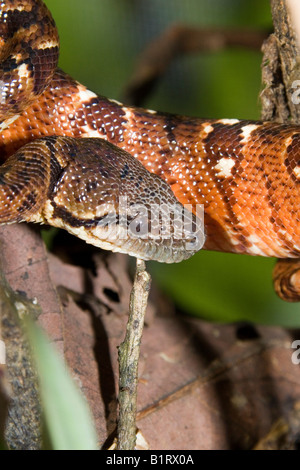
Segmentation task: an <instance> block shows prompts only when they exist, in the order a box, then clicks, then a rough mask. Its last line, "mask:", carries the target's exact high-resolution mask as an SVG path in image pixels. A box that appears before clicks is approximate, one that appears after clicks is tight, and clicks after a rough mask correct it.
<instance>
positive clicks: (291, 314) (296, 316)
mask: <svg viewBox="0 0 300 470" xmlns="http://www.w3.org/2000/svg"><path fill="white" fill-rule="evenodd" d="M274 264H275V260H274V259H271V258H261V257H253V256H246V255H233V254H228V253H216V252H207V251H206V252H205V251H201V252H199V253H197V254H196V255H195V256H193V257H192V258H191V259H190V260H188V261H184V262H182V263H179V264H172V265H161V264H159V263H153V264H152V265H151V272H152V274H153V277H154V278H155V279H156V280H157V281H158V282H159V284H160V285H161V286H162V287H163V289H164V290H165V291H166V292H167V293H168V294H169V295H171V296H172V298H174V299H175V302H176V303H177V305H178V306H179V307H180V308H181V309H182V310H183V311H184V312H186V313H191V314H192V315H195V316H198V317H201V318H204V319H207V320H210V321H219V322H233V321H250V322H255V323H263V324H271V325H281V326H285V327H299V326H300V306H299V303H295V304H290V303H287V302H283V301H282V300H280V299H279V298H278V297H277V296H276V294H275V293H274V290H273V284H272V270H273V266H274Z"/></svg>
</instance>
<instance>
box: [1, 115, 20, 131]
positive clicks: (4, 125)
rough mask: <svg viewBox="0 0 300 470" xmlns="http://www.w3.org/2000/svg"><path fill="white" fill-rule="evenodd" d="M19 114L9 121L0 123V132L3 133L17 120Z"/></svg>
mask: <svg viewBox="0 0 300 470" xmlns="http://www.w3.org/2000/svg"><path fill="white" fill-rule="evenodd" d="M18 117H19V114H18V115H17V116H13V117H11V118H9V119H6V121H3V122H1V124H0V132H2V131H4V129H6V128H7V127H9V126H10V125H11V124H12V123H13V122H14V121H15V120H16V119H18Z"/></svg>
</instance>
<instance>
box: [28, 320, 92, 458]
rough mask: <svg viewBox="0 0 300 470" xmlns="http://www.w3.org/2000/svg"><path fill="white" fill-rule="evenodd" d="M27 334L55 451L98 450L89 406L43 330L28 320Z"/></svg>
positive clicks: (48, 431) (47, 430) (47, 428)
mask: <svg viewBox="0 0 300 470" xmlns="http://www.w3.org/2000/svg"><path fill="white" fill-rule="evenodd" d="M25 326H26V331H27V334H28V338H29V342H30V346H31V348H32V351H33V358H34V360H35V363H36V366H37V372H38V376H39V380H40V393H41V399H42V405H43V411H44V416H45V423H46V432H47V434H48V435H49V438H50V441H51V444H52V446H53V449H54V450H97V449H98V446H97V436H96V431H95V429H94V425H93V420H92V416H91V413H90V410H89V408H88V405H87V403H86V401H85V399H84V397H83V396H82V394H81V393H80V392H79V390H78V388H77V387H76V385H75V383H74V381H73V380H72V378H71V377H70V375H69V373H68V371H67V369H66V366H65V364H64V362H63V360H62V359H61V357H60V356H59V354H58V353H57V351H56V350H55V349H54V348H53V346H52V345H51V344H50V343H49V341H48V340H47V338H46V337H45V335H44V333H43V332H42V331H41V329H40V328H39V327H38V326H36V325H35V323H34V322H32V321H31V320H29V319H28V318H26V320H25Z"/></svg>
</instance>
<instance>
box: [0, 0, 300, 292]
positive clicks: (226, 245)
mask: <svg viewBox="0 0 300 470" xmlns="http://www.w3.org/2000/svg"><path fill="white" fill-rule="evenodd" d="M0 8H1V17H0V38H1V39H0V45H1V59H2V68H1V70H0V72H1V73H0V97H1V99H0V102H1V106H0V116H2V124H1V129H2V132H1V140H0V149H1V154H2V155H3V157H10V158H9V159H8V161H7V162H6V164H5V165H4V166H3V167H2V171H1V175H0V183H1V185H0V221H2V222H3V223H10V222H15V221H21V220H28V221H38V222H46V223H49V224H51V225H54V226H60V227H64V228H66V229H67V230H69V231H71V232H72V233H74V234H76V235H78V236H81V238H84V239H85V240H86V241H87V242H90V243H94V244H97V245H99V246H103V247H104V248H109V249H113V250H117V251H125V252H129V253H130V254H134V255H135V256H139V257H141V258H145V259H151V258H154V259H158V260H161V261H167V262H173V261H179V260H181V259H184V258H187V257H189V256H190V255H191V254H193V253H194V252H195V251H197V249H199V248H200V247H201V239H202V238H203V237H202V235H203V234H202V232H201V231H200V235H199V234H198V235H196V236H195V234H194V235H193V233H194V232H193V231H192V232H190V231H188V232H187V233H185V235H184V236H183V239H182V243H181V246H180V243H179V242H178V239H175V238H174V236H173V234H174V232H175V229H174V227H175V225H176V224H174V223H173V224H172V226H171V232H172V234H171V238H170V240H169V241H168V242H166V241H165V240H162V239H159V238H158V240H157V242H155V243H153V240H150V241H149V240H146V241H145V239H144V240H143V242H140V241H139V242H138V243H136V242H132V241H130V240H127V241H126V243H128V244H127V245H126V243H125V244H124V245H122V246H121V245H118V244H114V243H113V244H112V243H110V242H109V241H108V240H107V239H106V240H105V241H103V240H102V242H103V243H102V242H101V243H102V245H101V243H100V242H99V233H98V235H97V237H98V238H97V237H96V235H95V230H94V229H95V227H96V225H97V223H98V228H99V222H100V221H101V220H100V219H101V217H104V215H106V216H107V215H108V212H107V210H106V206H107V204H111V203H112V205H113V206H114V205H115V200H116V195H118V196H119V195H123V196H124V195H125V194H127V195H130V197H131V199H130V200H131V202H133V200H132V199H133V198H135V199H136V198H137V199H138V200H139V201H141V202H142V203H143V204H144V205H146V207H148V206H149V205H151V204H152V203H153V202H162V201H163V202H166V203H167V204H171V205H173V206H174V205H175V206H176V207H177V208H178V210H179V207H180V210H182V206H181V204H189V205H190V207H191V208H192V210H193V213H194V215H193V216H191V220H190V222H191V225H192V226H193V225H195V224H197V218H196V207H197V205H203V206H204V211H205V213H204V223H205V234H206V241H205V245H204V248H206V249H210V250H220V251H228V252H234V253H245V254H250V255H261V256H274V257H278V258H283V259H285V258H299V255H300V204H299V186H298V185H299V183H300V158H299V155H300V128H299V127H298V126H286V125H281V124H276V123H269V122H259V121H255V122H253V121H242V120H236V119H220V120H206V119H194V118H188V117H181V116H174V115H170V114H163V113H158V112H153V111H147V110H143V109H140V108H134V107H125V106H123V105H122V104H120V103H117V102H116V101H113V100H109V99H106V98H104V97H101V96H97V95H96V94H94V93H92V92H90V91H89V90H87V89H86V88H85V87H84V86H83V85H81V84H79V83H78V82H76V81H75V80H73V79H72V78H70V77H69V76H68V75H66V74H65V73H64V72H62V71H60V70H57V69H56V65H57V56H58V39H57V33H56V29H55V27H54V22H53V20H52V18H51V15H50V13H49V12H48V10H47V9H46V7H45V6H44V5H43V3H42V2H41V1H39V0H10V1H6V2H1V3H0ZM20 41H21V43H22V44H23V46H22V47H21V46H20ZM24 44H26V47H24ZM47 136H64V137H48V138H46V139H41V140H40V138H41V137H47ZM70 138H71V139H70ZM73 138H75V139H73ZM82 138H86V139H84V140H83V139H82ZM90 138H92V139H90ZM95 138H98V139H97V140H98V142H97V141H96V139H95ZM99 138H100V139H99ZM35 139H38V140H37V141H35ZM79 139H82V140H81V141H80V140H79ZM101 139H104V140H105V141H108V142H110V143H111V144H113V146H111V145H110V144H109V143H105V142H104V141H103V140H101ZM32 141H35V142H32ZM31 142H32V143H31ZM25 144H27V145H26V146H25V147H24V148H21V147H22V146H23V145H25ZM19 149H20V150H19ZM62 149H63V151H62ZM66 149H67V151H66ZM70 149H71V150H70ZM16 151H18V153H17V154H16V155H13V153H14V152H16ZM129 154H131V156H132V157H131V156H130V155H129ZM11 155H13V156H11ZM74 155H75V156H74ZM105 156H106V157H107V158H106V157H105ZM133 157H135V158H133ZM127 159H128V162H129V163H127ZM29 160H30V164H29ZM138 161H139V162H141V164H142V165H140V164H139V162H138ZM100 162H101V163H100ZM126 165H129V167H130V170H129V172H128V174H129V175H134V179H133V180H130V176H129V177H127V176H128V174H127V171H126ZM29 168H32V170H31V169H30V170H29ZM101 168H102V169H101ZM84 175H85V176H84ZM105 175H106V176H105ZM122 175H123V178H121V176H122ZM20 180H22V184H21V183H20ZM89 183H90V184H89ZM83 188H84V189H83ZM147 188H148V190H147ZM149 188H151V189H152V191H149ZM115 191H116V192H115ZM147 191H148V192H147ZM99 201H102V202H103V207H102V209H101V204H100V203H99ZM178 204H179V205H180V206H179V205H178ZM114 207H116V206H114ZM176 214H177V215H175V216H174V215H173V219H174V220H175V219H176V217H177V216H178V217H179V215H178V214H179V212H178V213H176ZM132 217H133V218H132V219H131V220H134V216H132ZM163 219H164V217H163V216H161V217H160V221H161V222H160V228H161V227H162V225H163V223H164V220H163ZM129 223H130V220H129V221H128V220H127V222H126V224H127V227H128V224H129ZM138 224H139V223H138ZM93 227H94V228H93ZM156 228H157V227H156ZM101 236H102V235H100V238H101ZM193 236H194V238H195V237H196V239H197V240H196V241H197V243H196V244H195V246H194V247H192V249H191V250H190V251H189V253H187V251H185V248H186V244H187V243H190V242H194V241H195V240H193ZM96 238H97V240H98V242H97V241H96ZM140 240H141V239H140ZM139 243H140V245H139ZM125 245H126V246H125ZM129 245H130V246H129ZM196 246H197V247H196ZM280 266H281V268H280ZM280 266H279V269H277V277H276V284H275V287H276V290H277V292H278V293H279V294H280V295H282V297H284V298H285V299H287V300H296V299H298V298H299V294H298V293H296V294H295V289H296V291H297V288H296V287H297V285H298V284H299V281H298V279H299V278H298V274H299V270H298V271H297V270H296V272H294V271H293V278H291V276H290V275H289V282H290V284H291V285H290V286H288V287H287V284H288V283H287V282H286V279H285V274H284V273H285V272H287V271H286V270H285V269H283V268H282V266H285V265H284V264H282V265H280ZM289 272H291V269H289ZM297 273H298V274H297ZM297 282H298V284H297ZM283 285H284V288H283V289H282V288H281V286H283ZM295 286H296V287H295ZM292 291H293V292H292ZM297 292H298V291H297Z"/></svg>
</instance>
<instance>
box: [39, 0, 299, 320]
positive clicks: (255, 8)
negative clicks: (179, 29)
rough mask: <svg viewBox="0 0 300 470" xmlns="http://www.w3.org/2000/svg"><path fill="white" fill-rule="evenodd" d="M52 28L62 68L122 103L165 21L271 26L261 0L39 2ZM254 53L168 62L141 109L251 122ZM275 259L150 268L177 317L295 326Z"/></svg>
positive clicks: (217, 257) (294, 308) (213, 256)
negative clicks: (277, 284)
mask: <svg viewBox="0 0 300 470" xmlns="http://www.w3.org/2000/svg"><path fill="white" fill-rule="evenodd" d="M45 3H46V4H47V5H48V7H49V8H50V10H51V12H52V14H53V16H54V18H55V20H56V23H57V25H58V28H59V33H60V39H61V58H60V67H61V68H63V69H64V70H65V71H66V72H68V73H70V74H71V75H72V76H73V77H74V78H76V79H78V80H79V81H81V82H82V83H84V84H85V85H86V86H88V87H89V88H90V89H92V90H93V91H95V92H98V93H100V94H102V95H105V96H109V97H111V98H115V99H118V100H120V99H121V98H122V93H123V91H124V87H125V85H126V83H127V82H128V80H129V78H130V76H131V74H132V71H133V69H134V64H135V62H136V59H137V57H138V56H139V54H141V53H142V51H143V49H144V48H145V46H146V45H147V44H148V43H149V41H151V40H153V39H154V38H155V37H157V36H158V35H159V34H161V33H162V32H163V31H164V30H165V29H166V28H168V27H170V26H171V25H173V24H184V25H189V26H199V27H200V28H210V27H215V28H216V27H218V28H229V29H230V28H231V29H237V28H238V29H242V28H247V29H261V28H263V29H266V30H270V29H271V28H272V21H271V14H270V6H269V0H184V1H183V0H88V1H85V2H83V1H82V0H64V1H61V0H47V1H46V2H45ZM260 65H261V53H260V51H258V50H257V51H253V50H246V49H242V48H235V49H227V50H223V51H219V52H217V53H201V54H194V55H189V56H185V57H182V58H180V59H178V60H176V61H175V62H174V63H173V64H172V65H171V66H170V68H169V70H168V72H167V73H166V75H165V76H164V77H163V78H162V79H161V80H160V82H159V83H158V86H157V88H156V89H155V91H154V93H153V94H152V95H151V97H150V98H149V99H148V101H147V103H145V106H146V107H148V108H152V109H159V110H162V111H169V112H175V113H180V114H186V115H194V116H199V117H211V118H221V117H227V118H244V119H258V118H259V115H260V105H259V98H258V97H259V92H260V90H261V72H260ZM273 266H274V260H273V259H263V258H257V257H249V256H243V255H231V254H223V253H209V252H200V253H198V254H197V255H195V256H194V257H193V258H192V259H191V260H189V261H186V262H183V263H180V264H178V265H162V264H159V263H152V264H151V270H152V274H153V276H154V278H155V279H156V280H157V282H159V283H160V285H161V287H162V288H163V289H164V290H165V291H166V292H167V293H168V294H170V295H171V296H172V297H173V298H174V299H175V301H176V303H177V304H178V305H179V307H181V308H182V310H183V311H185V312H188V313H191V314H193V315H197V316H200V317H202V318H205V319H208V320H213V321H225V322H228V321H236V320H242V321H243V320H245V321H252V322H258V323H268V324H279V325H285V326H299V325H300V306H299V305H298V304H287V303H285V302H283V301H281V300H279V299H278V298H277V297H276V295H275V293H274V292H273V287H272V276H271V274H272V269H273Z"/></svg>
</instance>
